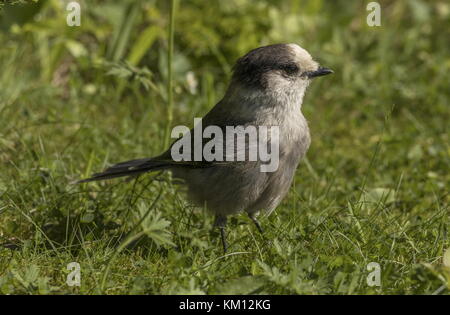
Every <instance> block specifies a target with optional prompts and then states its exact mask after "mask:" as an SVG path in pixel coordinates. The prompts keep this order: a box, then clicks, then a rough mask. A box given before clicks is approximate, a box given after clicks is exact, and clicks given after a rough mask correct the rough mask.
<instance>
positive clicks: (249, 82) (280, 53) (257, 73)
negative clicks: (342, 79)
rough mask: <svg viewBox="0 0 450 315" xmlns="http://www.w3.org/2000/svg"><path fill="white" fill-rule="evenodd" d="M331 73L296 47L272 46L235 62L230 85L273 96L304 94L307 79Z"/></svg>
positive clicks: (292, 45)
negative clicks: (288, 92) (274, 93)
mask: <svg viewBox="0 0 450 315" xmlns="http://www.w3.org/2000/svg"><path fill="white" fill-rule="evenodd" d="M332 72H333V71H332V70H330V69H328V68H324V67H321V66H320V65H319V64H318V63H317V62H316V61H314V59H313V58H312V57H311V55H310V54H309V53H308V52H307V51H306V50H305V49H303V48H301V47H300V46H298V45H296V44H275V45H269V46H264V47H259V48H256V49H253V50H251V51H250V52H248V53H247V54H246V55H244V56H243V57H241V58H239V59H238V61H237V62H236V65H235V66H234V72H233V78H232V83H233V84H238V85H240V86H244V87H245V88H249V89H259V90H269V91H277V93H279V92H283V91H284V90H291V89H301V90H303V92H304V90H305V89H306V87H307V86H308V84H309V82H310V81H311V79H313V78H316V77H319V76H323V75H327V74H330V73H332Z"/></svg>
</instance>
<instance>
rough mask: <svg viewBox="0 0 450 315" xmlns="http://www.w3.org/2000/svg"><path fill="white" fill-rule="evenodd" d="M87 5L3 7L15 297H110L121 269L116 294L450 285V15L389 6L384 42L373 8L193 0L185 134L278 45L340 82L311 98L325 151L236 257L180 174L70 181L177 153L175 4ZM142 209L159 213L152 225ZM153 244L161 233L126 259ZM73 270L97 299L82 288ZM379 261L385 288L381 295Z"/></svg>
mask: <svg viewBox="0 0 450 315" xmlns="http://www.w3.org/2000/svg"><path fill="white" fill-rule="evenodd" d="M68 2H69V1H59V0H46V1H45V0H33V1H25V0H21V1H0V10H1V11H0V43H1V44H0V69H1V71H0V86H1V88H0V126H1V127H0V165H1V166H0V244H2V246H1V247H0V292H1V293H67V292H80V293H99V292H100V291H98V290H99V289H98V288H99V282H100V279H101V278H102V276H104V275H105V264H106V262H108V266H110V267H111V272H110V273H109V276H108V278H107V281H106V291H103V292H106V293H126V292H132V293H229V294H231V293H242V294H247V293H285V294H291V293H339V294H352V293H367V294H372V293H433V292H435V291H436V290H437V289H438V288H439V287H440V286H442V285H446V286H447V287H450V284H449V283H450V282H449V279H450V272H449V270H448V268H446V267H445V266H442V264H441V257H442V255H443V253H444V251H445V249H446V248H448V247H450V242H449V239H448V223H449V200H450V198H449V195H448V187H449V186H450V172H449V170H450V167H449V166H450V159H449V155H450V147H449V143H450V141H449V133H448V131H449V130H448V126H449V123H448V122H449V120H450V106H449V105H450V104H449V97H450V89H449V86H450V75H449V73H450V44H449V38H450V4H449V3H448V1H444V0H442V1H440V0H437V1H425V0H405V1H393V0H384V1H379V2H380V4H381V7H382V12H381V14H382V16H381V23H382V26H381V27H369V26H368V25H367V24H366V17H367V14H368V12H367V11H366V5H367V3H368V2H369V1H343V0H338V1H325V0H314V1H313V0H311V1H307V0H285V1H275V0H261V1H251V0H227V1H216V0H214V1H204V0H181V1H179V5H178V10H177V12H176V22H175V56H174V60H173V76H174V84H175V86H174V92H175V95H174V98H175V106H174V124H187V125H191V124H192V118H193V117H194V116H195V117H199V116H201V115H203V114H204V113H206V112H207V110H208V109H209V108H211V107H212V106H213V105H214V104H215V103H216V102H217V101H218V100H219V99H220V97H221V96H222V95H223V93H224V91H225V88H226V85H227V82H228V80H229V78H230V74H231V71H232V66H233V63H234V61H235V60H236V59H237V58H238V57H239V56H241V55H242V54H244V53H245V52H247V51H248V50H250V49H252V48H255V47H258V46H261V45H266V44H271V43H278V42H294V43H298V44H300V45H301V46H302V47H304V48H305V49H307V50H308V51H309V52H311V54H312V55H313V56H315V57H316V58H317V60H318V61H320V62H321V63H322V64H324V65H326V66H328V67H330V68H332V69H333V70H334V71H335V73H334V75H333V76H329V77H327V78H324V79H321V80H317V81H315V82H314V83H313V84H312V85H311V88H310V90H309V91H308V93H307V96H306V99H305V105H304V108H303V111H304V112H305V116H306V117H307V118H308V120H309V122H310V127H311V129H312V136H313V143H312V147H311V149H310V152H309V153H308V159H307V160H306V161H305V162H304V163H303V164H302V166H301V167H300V168H299V170H298V176H297V177H296V180H295V183H294V187H293V188H292V189H291V192H290V194H289V196H288V197H287V198H286V200H285V201H284V202H283V204H282V205H281V206H280V207H279V208H278V210H277V213H276V214H274V215H273V216H272V217H270V218H268V219H267V220H264V221H263V224H264V225H266V226H267V234H266V238H265V239H262V238H258V236H256V235H254V234H253V231H252V229H251V228H249V227H248V225H247V223H248V222H246V221H245V219H244V218H240V217H238V218H235V219H234V220H233V221H232V224H231V226H230V230H231V231H230V235H229V238H230V241H231V242H232V248H231V250H232V251H233V252H239V253H237V254H235V255H231V256H227V257H222V254H221V252H220V246H218V239H217V236H216V235H210V233H209V229H210V227H211V223H212V219H211V218H210V216H208V215H207V214H204V213H203V211H201V210H200V211H198V210H193V209H192V208H191V207H190V206H189V205H188V204H187V203H186V202H185V201H183V199H182V198H181V197H180V196H179V192H178V190H177V188H176V187H173V186H172V185H171V184H170V183H168V182H166V181H165V179H164V177H163V178H160V177H159V176H157V175H149V176H147V177H143V178H141V179H139V180H137V181H134V182H130V183H123V182H118V183H117V184H115V185H113V184H110V183H96V184H92V185H89V186H73V185H71V184H70V182H71V181H73V180H75V179H79V178H80V177H84V176H87V175H88V174H90V173H91V172H92V171H95V170H100V169H102V167H104V166H105V165H107V164H109V163H112V162H117V161H121V160H125V159H129V158H134V157H141V156H151V155H154V154H157V153H160V152H161V150H162V149H163V148H162V143H163V137H164V127H165V126H166V120H167V111H166V106H167V89H166V85H167V78H168V73H167V48H168V40H167V33H168V23H169V18H168V13H169V1H162V0H160V1H157V0H154V1H152V0H148V1H144V0H142V1H131V0H123V1H112V0H96V1H94V0H92V1H79V3H80V5H81V9H82V11H81V25H80V26H75V27H70V26H68V25H67V22H66V18H67V14H68V13H69V12H68V11H67V10H66V5H67V3H68ZM161 191H163V192H164V193H163V194H162V195H161ZM157 196H158V197H157ZM160 197H161V198H160ZM142 202H144V203H142ZM143 209H144V210H146V211H147V210H152V209H154V210H155V211H156V212H155V213H153V214H152V215H151V216H149V217H148V218H147V219H146V221H144V222H142V224H138V223H139V220H140V218H141V217H142V216H143V215H144V214H143V212H142V211H143ZM148 227H150V228H148ZM135 228H139V229H141V231H142V233H144V234H146V237H144V239H139V240H138V241H137V242H133V244H132V246H131V245H130V246H129V248H127V249H128V250H124V251H120V252H118V251H116V248H117V246H119V244H124V243H123V241H124V239H126V238H125V237H126V236H129V235H128V234H129V233H131V232H133V231H135ZM146 230H149V231H151V233H145V231H146ZM147 232H148V231H147ZM169 233H170V234H169ZM127 244H128V243H127ZM173 244H175V245H173ZM119 248H120V247H119ZM12 249H15V250H14V251H12ZM113 253H116V254H113ZM111 257H114V259H115V261H112V258H111ZM74 260H75V261H79V262H80V263H81V264H82V266H83V268H84V269H83V279H84V280H83V281H84V282H83V284H82V287H81V288H69V287H67V286H66V285H65V272H66V270H65V265H66V264H67V263H68V262H71V261H74ZM371 261H376V262H379V263H380V264H381V265H382V268H383V273H382V281H383V286H382V288H371V287H368V286H367V285H366V283H365V276H366V274H367V272H366V269H365V267H366V264H367V263H369V262H371ZM105 279H106V277H105ZM439 292H448V290H447V289H446V290H445V291H439Z"/></svg>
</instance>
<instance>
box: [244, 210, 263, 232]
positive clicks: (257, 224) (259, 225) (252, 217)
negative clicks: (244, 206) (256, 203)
mask: <svg viewBox="0 0 450 315" xmlns="http://www.w3.org/2000/svg"><path fill="white" fill-rule="evenodd" d="M248 217H249V218H250V220H252V221H253V223H255V225H256V228H257V229H258V231H259V233H261V235H263V234H264V231H263V229H262V227H261V224H259V222H258V220H257V219H256V213H254V212H253V213H248Z"/></svg>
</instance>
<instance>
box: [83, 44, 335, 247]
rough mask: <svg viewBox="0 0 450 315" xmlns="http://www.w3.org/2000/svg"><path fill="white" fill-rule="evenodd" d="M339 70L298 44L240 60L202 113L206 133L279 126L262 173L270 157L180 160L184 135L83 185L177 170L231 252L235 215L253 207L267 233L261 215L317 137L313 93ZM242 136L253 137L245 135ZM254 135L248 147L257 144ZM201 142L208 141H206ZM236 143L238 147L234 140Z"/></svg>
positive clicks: (274, 46) (174, 175)
mask: <svg viewBox="0 0 450 315" xmlns="http://www.w3.org/2000/svg"><path fill="white" fill-rule="evenodd" d="M331 73H333V71H332V70H331V69H329V68H326V67H322V66H321V65H319V63H318V62H317V61H315V60H314V59H313V58H312V56H311V55H310V53H308V52H307V51H306V50H305V49H304V48H302V47H300V46H299V45H297V44H293V43H289V44H285V43H282V44H272V45H268V46H262V47H258V48H255V49H253V50H250V51H249V52H248V53H246V54H245V55H243V56H242V57H240V58H239V59H238V60H237V61H236V63H235V65H234V67H233V72H232V75H231V79H230V82H229V85H228V88H227V89H226V92H225V94H224V96H223V98H222V99H221V100H220V101H219V102H218V103H217V104H216V105H215V106H214V107H212V109H211V110H210V111H209V112H208V113H207V114H206V115H205V116H204V117H203V118H202V120H201V122H202V124H201V125H202V126H201V129H202V130H203V131H204V130H205V129H206V128H208V127H211V126H217V127H218V128H219V129H220V130H223V131H224V132H225V133H226V130H227V128H228V127H230V126H231V127H237V126H243V127H249V126H255V127H262V126H266V127H267V126H268V127H277V128H278V134H276V135H277V137H273V135H272V134H271V136H267V137H266V138H265V139H266V143H265V145H267V144H273V143H275V142H276V144H277V148H278V151H277V152H276V153H277V156H276V158H277V159H278V160H277V161H276V162H277V164H276V165H277V167H276V169H275V170H272V171H262V168H261V167H262V165H263V164H264V162H263V161H262V160H261V159H260V158H259V157H258V158H257V159H256V160H244V161H242V160H240V161H236V160H231V161H230V160H229V159H222V161H219V160H217V161H214V160H212V161H211V159H205V158H204V157H202V158H201V159H200V160H194V159H193V160H191V161H189V160H185V161H180V160H179V158H174V150H173V148H174V146H175V145H176V144H177V143H179V142H178V141H181V140H180V139H186V138H185V136H184V137H181V138H179V139H178V140H176V141H174V142H173V143H172V145H171V146H170V148H169V149H168V150H166V151H165V152H163V153H162V154H160V155H158V156H155V157H150V158H140V159H134V160H129V161H125V162H121V163H118V164H115V165H112V166H111V167H109V168H107V169H106V170H104V171H103V172H100V173H96V174H93V175H92V177H90V178H87V179H83V180H80V181H79V183H85V182H91V181H98V180H105V179H112V178H117V177H123V176H131V177H134V176H139V175H141V174H143V173H146V172H152V171H160V170H168V171H171V173H172V178H173V179H176V180H181V182H182V183H183V185H185V186H186V187H187V196H188V199H189V200H190V201H191V202H192V203H193V204H195V205H197V206H202V207H205V206H206V208H207V209H208V210H209V211H210V212H211V213H212V214H214V215H215V223H214V226H215V227H217V228H218V229H219V231H220V236H221V242H222V247H223V250H224V252H226V251H227V249H228V243H227V239H226V225H227V218H228V217H229V216H230V215H235V214H238V213H246V214H247V215H248V217H249V218H250V219H251V220H252V221H253V223H254V224H255V226H256V228H257V229H258V231H259V232H260V233H263V229H262V227H261V224H260V223H259V221H258V219H257V218H258V216H260V215H265V216H267V215H270V214H271V213H272V212H273V211H274V210H275V208H276V207H277V206H278V205H279V204H280V202H281V201H282V200H283V198H284V197H285V196H286V194H287V193H288V191H289V188H290V186H291V184H292V181H293V178H294V175H295V172H296V169H297V167H298V165H299V163H300V161H301V160H302V159H303V158H304V156H305V154H306V152H307V151H308V148H309V146H310V143H311V136H310V131H309V128H308V123H307V120H306V118H305V117H304V116H303V114H302V111H301V109H302V103H303V97H304V95H305V91H306V89H307V87H308V86H309V84H310V83H311V81H312V80H313V79H314V78H317V77H321V76H324V75H328V74H331ZM195 128H196V127H195V126H194V128H193V129H190V130H189V129H188V130H189V132H188V134H189V135H190V134H195ZM241 139H244V142H245V141H246V140H245V139H246V138H245V137H244V138H242V137H241ZM248 141H249V140H248ZM248 141H247V142H245V147H244V149H249V147H250V144H249V143H248ZM221 143H222V144H223V145H227V144H230V143H228V142H227V141H223V142H221ZM200 145H201V146H204V145H205V139H202V140H201V142H200ZM232 145H236V143H235V142H234V139H233V144H232ZM271 148H272V147H271ZM241 150H242V147H241ZM218 152H219V155H220V151H218ZM184 153H186V152H184ZM238 153H239V152H235V153H234V155H236V154H238ZM189 154H190V155H193V153H188V155H189ZM223 155H224V156H225V155H226V153H223Z"/></svg>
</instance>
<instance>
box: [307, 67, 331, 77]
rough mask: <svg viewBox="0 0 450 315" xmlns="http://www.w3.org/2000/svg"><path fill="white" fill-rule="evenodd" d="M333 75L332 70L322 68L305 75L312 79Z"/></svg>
mask: <svg viewBox="0 0 450 315" xmlns="http://www.w3.org/2000/svg"><path fill="white" fill-rule="evenodd" d="M330 73H333V70H331V69H328V68H324V67H319V69H317V70H316V71H310V72H308V73H307V76H308V78H310V79H312V78H315V77H321V76H323V75H327V74H330Z"/></svg>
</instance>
